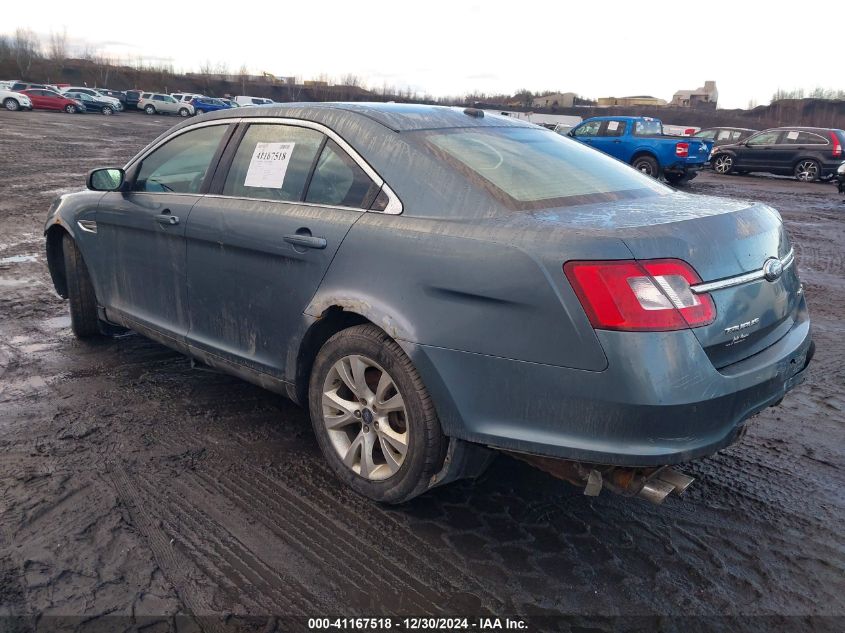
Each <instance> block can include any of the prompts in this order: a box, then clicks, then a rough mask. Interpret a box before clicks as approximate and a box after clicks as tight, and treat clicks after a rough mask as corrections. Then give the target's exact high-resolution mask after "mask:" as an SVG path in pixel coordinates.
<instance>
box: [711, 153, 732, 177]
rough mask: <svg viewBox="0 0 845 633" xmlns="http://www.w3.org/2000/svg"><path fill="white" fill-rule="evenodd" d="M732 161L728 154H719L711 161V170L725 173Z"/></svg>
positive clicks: (730, 166) (729, 168)
mask: <svg viewBox="0 0 845 633" xmlns="http://www.w3.org/2000/svg"><path fill="white" fill-rule="evenodd" d="M733 164H734V161H733V159H732V158H731V157H730V156H719V157H717V158H716V160H715V161H713V170H714V171H715V172H716V173H717V174H727V173H728V172H729V171H730V170H731V168H732V167H733Z"/></svg>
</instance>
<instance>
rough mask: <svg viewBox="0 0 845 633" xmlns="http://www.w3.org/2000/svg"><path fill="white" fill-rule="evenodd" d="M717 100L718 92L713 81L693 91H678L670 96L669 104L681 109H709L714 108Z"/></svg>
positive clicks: (706, 82)
mask: <svg viewBox="0 0 845 633" xmlns="http://www.w3.org/2000/svg"><path fill="white" fill-rule="evenodd" d="M718 100H719V91H718V90H716V82H715V81H705V82H704V86H702V87H701V88H696V89H695V90H678V92H676V93H675V94H674V95H673V96H672V102H671V104H672V105H674V106H681V107H682V108H698V107H702V106H703V107H710V108H715V107H716V102H717V101H718Z"/></svg>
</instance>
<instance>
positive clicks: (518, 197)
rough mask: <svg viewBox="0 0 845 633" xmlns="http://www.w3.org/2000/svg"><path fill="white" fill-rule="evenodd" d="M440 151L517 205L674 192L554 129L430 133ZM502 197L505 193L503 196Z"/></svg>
mask: <svg viewBox="0 0 845 633" xmlns="http://www.w3.org/2000/svg"><path fill="white" fill-rule="evenodd" d="M426 138H427V141H428V142H429V143H430V144H431V146H432V147H433V149H434V150H435V152H437V153H438V154H439V155H441V156H442V157H443V158H444V159H446V160H447V161H449V162H451V163H453V164H456V165H457V166H458V167H462V168H463V169H461V171H463V172H464V173H465V174H466V175H467V176H468V177H469V178H470V179H471V180H476V181H478V179H480V180H481V184H483V185H485V186H487V187H492V188H493V193H494V194H495V193H499V194H504V195H505V196H506V197H505V199H504V200H503V201H504V202H506V203H507V204H509V206H514V207H516V208H545V207H551V206H559V205H565V204H575V203H577V202H586V201H590V200H596V201H599V200H618V199H623V198H633V197H641V196H649V195H651V196H653V195H660V194H666V193H669V192H670V190H669V189H667V188H666V187H664V186H663V185H661V184H660V183H658V182H657V181H656V180H654V179H653V178H650V177H649V176H645V175H643V174H641V173H640V172H638V171H636V170H633V169H631V168H630V167H628V166H626V165H623V164H621V163H620V162H619V161H617V160H615V159H613V158H611V157H609V156H607V155H606V154H602V153H601V152H596V151H593V150H592V149H591V148H589V147H586V146H584V145H582V144H581V143H577V142H573V141H572V140H570V139H567V138H564V137H562V136H561V135H560V134H555V133H554V132H551V131H546V130H539V129H533V128H489V129H466V128H456V129H452V130H448V131H444V130H437V131H433V132H429V133H427V135H426ZM497 197H499V198H501V197H502V196H501V195H499V196H497Z"/></svg>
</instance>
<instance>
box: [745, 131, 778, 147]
mask: <svg viewBox="0 0 845 633" xmlns="http://www.w3.org/2000/svg"><path fill="white" fill-rule="evenodd" d="M778 138H780V132H779V131H778V130H773V131H771V132H760V133H759V134H755V135H754V136H752V137H751V138H750V139H748V144H749V145H774V144H775V143H777V142H778Z"/></svg>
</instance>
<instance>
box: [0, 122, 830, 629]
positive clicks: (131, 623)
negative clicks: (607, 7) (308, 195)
mask: <svg viewBox="0 0 845 633" xmlns="http://www.w3.org/2000/svg"><path fill="white" fill-rule="evenodd" d="M174 123H176V121H175V120H174V119H168V118H164V117H155V118H153V117H146V116H143V115H140V114H126V113H125V114H122V115H117V116H113V117H103V116H98V115H85V116H82V115H76V116H73V115H62V114H50V113H9V112H0V488H1V489H2V501H0V504H1V505H0V510H2V513H0V616H10V615H18V616H22V617H20V618H18V619H9V618H8V617H6V618H5V619H0V622H5V623H6V624H7V625H11V624H13V628H14V630H20V631H29V630H49V626H52V625H53V624H55V622H57V620H55V619H51V618H53V616H81V617H78V618H76V619H73V618H71V619H69V620H68V621H67V622H66V623H69V624H68V625H69V626H71V627H75V626H81V627H82V628H83V629H85V628H86V627H87V628H90V627H91V626H94V625H96V624H97V623H103V622H108V624H107V625H106V627H105V629H104V630H117V629H124V628H126V629H133V628H140V626H141V625H147V624H150V625H151V628H150V629H149V630H168V629H171V630H175V629H178V630H192V629H193V630H200V629H201V630H205V631H218V630H224V629H225V628H226V627H227V626H229V625H231V624H232V623H233V622H236V621H237V620H236V619H233V616H238V615H257V616H265V615H268V614H276V615H286V616H322V615H364V616H368V615H393V616H398V615H404V614H417V615H419V614H464V615H481V614H497V615H505V614H509V615H516V616H523V617H529V616H535V618H536V616H552V615H560V614H570V615H571V614H575V615H579V616H585V617H586V618H587V619H586V620H581V622H582V623H583V622H589V624H585V625H584V626H585V627H586V628H583V629H579V630H589V631H600V630H612V629H614V628H615V629H616V630H619V627H620V626H622V625H624V624H626V623H628V624H630V623H631V622H639V620H636V619H634V618H633V616H668V617H669V619H666V620H663V621H662V622H663V624H662V626H667V627H669V625H670V624H672V623H673V622H675V623H677V622H679V621H677V620H673V619H672V618H673V617H678V616H694V619H693V620H691V621H686V624H684V625H683V626H681V625H678V626H677V628H678V629H683V630H684V631H690V630H692V628H690V626H689V623H690V622H693V623H698V624H702V623H706V626H707V628H708V630H709V628H711V627H716V626H717V624H718V623H721V624H722V625H724V626H725V627H727V628H726V630H738V629H737V627H736V621H735V620H731V619H728V620H724V619H716V618H715V616H748V618H749V619H748V620H747V622H751V623H752V626H753V627H754V630H797V629H801V630H803V628H802V627H806V628H807V630H839V631H842V630H845V620H843V619H841V618H840V619H836V616H843V617H845V530H843V522H845V503H844V502H845V492H843V490H845V430H844V429H845V427H844V425H843V423H844V422H845V371H843V366H842V365H843V359H845V323H843V318H842V315H843V314H844V313H845V279H843V277H845V274H843V273H845V261H843V258H844V257H845V254H844V251H845V204H842V203H841V202H840V199H841V197H840V196H838V195H837V194H836V192H835V188H834V187H833V186H832V185H830V184H799V183H797V182H793V181H791V180H786V179H773V178H769V177H763V176H749V177H721V178H719V177H716V176H713V175H710V174H704V175H702V176H701V177H700V178H699V179H698V180H696V181H695V182H693V183H692V184H691V185H690V187H689V190H690V191H692V192H701V193H708V194H719V195H726V196H731V197H741V198H748V199H756V200H763V201H765V202H767V203H770V204H772V205H773V206H775V207H776V208H778V209H779V210H780V211H781V212H782V214H783V216H784V218H785V221H786V223H787V225H788V227H789V230H790V232H791V234H792V237H793V240H794V242H795V245H796V250H797V252H798V262H799V267H800V272H801V276H802V279H803V281H804V283H805V286H806V289H807V290H806V291H807V298H808V301H809V303H810V308H811V315H812V318H813V322H814V329H815V340H816V341H817V345H818V351H817V354H816V359H815V362H814V364H813V366H812V369H811V372H810V377H809V379H808V381H807V382H806V383H805V384H804V385H802V386H801V387H799V388H798V389H796V390H795V391H794V392H793V393H791V394H790V395H789V396H788V397H787V398H786V400H785V401H784V403H783V404H782V406H780V407H778V408H775V409H769V410H768V411H766V412H764V413H762V414H760V415H759V416H758V417H756V418H755V419H754V420H753V421H752V422H751V423H750V430H749V432H748V434H747V436H746V437H745V438H744V440H743V441H742V442H741V443H740V444H738V445H735V446H733V447H731V448H729V449H727V450H725V451H723V452H721V453H720V454H718V455H715V456H713V457H710V458H708V459H704V460H701V461H698V462H695V463H692V464H689V465H686V466H685V467H684V468H683V470H684V471H685V472H687V473H689V474H691V475H693V476H695V477H696V478H697V482H696V483H695V484H694V485H693V487H692V488H691V489H690V490H689V491H688V493H687V494H686V495H685V496H684V497H683V498H674V497H672V498H670V499H668V500H667V502H666V503H665V504H664V505H662V506H659V507H656V506H652V505H649V504H648V503H646V502H644V501H639V500H631V499H623V498H618V497H615V496H611V495H608V494H606V493H605V494H602V496H600V497H598V498H588V497H585V496H583V495H582V494H581V493H580V491H578V490H576V489H574V488H571V487H569V486H568V485H567V484H564V483H561V482H559V481H557V480H555V479H553V478H551V477H549V476H547V475H545V474H543V473H541V472H538V471H536V470H534V469H532V468H531V467H529V466H527V465H524V464H522V463H519V462H516V461H513V460H511V459H508V458H504V457H502V458H499V459H498V460H497V462H496V463H495V464H494V465H493V466H492V467H491V468H490V470H489V471H488V472H487V473H486V475H485V476H484V477H483V478H482V479H481V480H480V481H478V482H476V483H475V484H472V483H459V484H457V485H452V486H448V487H445V488H442V489H437V490H434V491H432V492H430V493H428V494H426V495H425V496H423V497H422V498H419V499H417V500H415V501H413V502H411V503H409V504H407V505H405V506H403V507H397V508H388V507H382V506H378V505H375V504H373V503H370V502H369V501H366V500H364V499H362V498H360V497H358V496H356V495H355V494H354V493H352V492H351V491H350V490H348V489H347V488H345V487H343V486H342V485H340V484H339V483H338V482H337V481H336V480H335V479H334V478H333V476H332V475H331V473H330V472H329V470H328V468H327V467H326V465H325V464H324V463H323V460H322V459H321V457H320V455H319V452H318V448H317V444H316V442H315V440H314V438H313V436H312V433H311V429H310V425H309V421H308V417H307V415H306V414H305V412H304V411H302V410H300V409H299V408H297V407H296V406H294V405H293V404H291V403H290V402H288V401H287V400H285V399H283V398H281V397H279V396H276V395H273V394H271V393H268V392H265V391H262V390H261V389H259V388H257V387H254V386H252V385H249V384H246V383H244V382H242V381H240V380H238V379H235V378H229V377H226V376H223V375H218V374H213V373H207V372H202V371H196V370H192V369H191V367H190V364H189V362H188V360H187V359H185V358H184V357H182V356H180V355H179V354H176V353H174V352H172V351H170V350H168V349H167V348H164V347H162V346H160V345H157V344H155V343H152V342H150V341H148V340H146V339H144V338H142V337H140V336H136V335H128V336H125V337H122V338H118V339H114V340H108V341H105V342H102V343H98V344H83V343H80V342H78V341H76V340H75V339H74V338H73V336H72V335H71V332H70V329H69V318H68V316H67V307H66V304H65V303H64V302H63V301H62V300H61V299H59V298H58V297H57V296H56V295H55V293H54V292H53V290H52V287H51V285H50V281H49V277H48V273H47V269H46V266H45V259H44V253H43V240H42V235H41V228H42V224H43V221H44V217H45V213H46V211H47V208H48V206H49V203H50V201H51V200H52V199H53V198H54V197H55V196H56V195H58V194H60V193H62V192H66V191H72V190H74V189H77V188H80V187H81V186H83V180H84V174H85V172H86V170H88V169H89V168H91V167H94V166H101V165H111V164H123V163H124V162H125V161H126V160H127V159H128V158H129V157H131V156H132V155H133V154H134V153H135V152H136V151H137V150H138V149H140V148H141V147H142V146H144V145H145V144H146V143H147V142H148V141H150V140H151V139H152V138H154V137H155V136H156V135H157V134H158V133H159V132H161V131H163V130H165V129H166V128H167V127H168V126H170V125H172V124H174ZM185 614H202V615H206V616H209V617H207V618H205V619H198V620H191V618H190V617H187V616H186V617H185V618H173V617H172V616H177V615H185ZM107 615H111V616H115V617H113V619H111V620H104V619H103V616H107ZM597 615H603V616H623V617H621V618H616V619H607V620H595V619H591V618H590V616H597ZM116 616H121V617H120V618H118V617H116ZM807 616H816V617H814V618H810V619H808V617H807ZM820 616H821V617H820ZM824 616H827V617H824ZM286 622H287V624H286ZM532 622H533V627H534V628H533V630H541V629H553V628H557V627H558V626H560V625H555V624H553V623H552V621H551V620H540V619H534V620H533V621H532ZM644 622H645V623H646V624H645V625H644V627H645V628H643V629H642V630H657V626H656V625H654V624H653V623H654V622H655V620H651V619H646V620H644ZM649 623H651V624H649ZM242 624H243V623H242ZM262 626H264V625H262ZM304 626H305V625H304V624H302V623H299V624H295V623H291V621H285V620H279V621H276V623H275V624H272V623H271V624H269V625H267V626H266V627H265V628H263V629H261V628H259V630H274V629H273V627H275V628H276V629H277V630H293V629H297V628H304ZM394 627H395V625H394ZM0 628H2V625H0ZM7 628H8V627H7ZM670 628H671V627H670ZM670 628H667V629H666V630H670ZM561 630H565V629H561ZM671 630H676V629H671Z"/></svg>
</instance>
